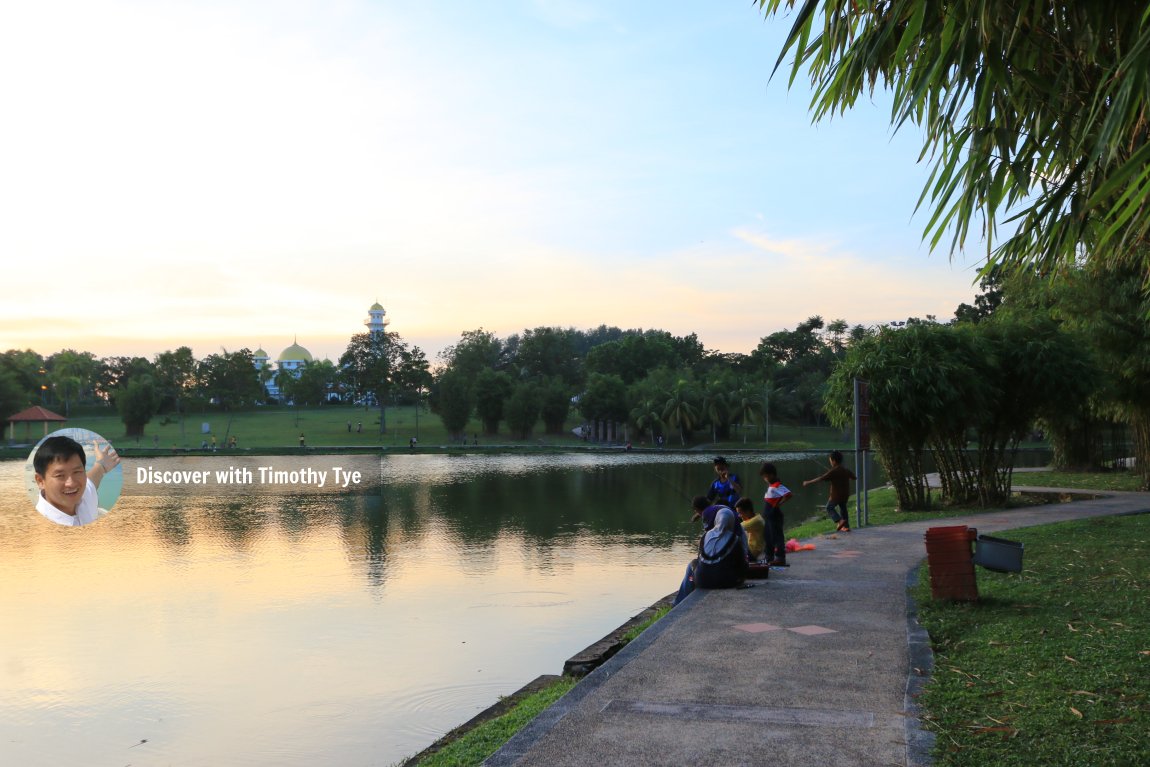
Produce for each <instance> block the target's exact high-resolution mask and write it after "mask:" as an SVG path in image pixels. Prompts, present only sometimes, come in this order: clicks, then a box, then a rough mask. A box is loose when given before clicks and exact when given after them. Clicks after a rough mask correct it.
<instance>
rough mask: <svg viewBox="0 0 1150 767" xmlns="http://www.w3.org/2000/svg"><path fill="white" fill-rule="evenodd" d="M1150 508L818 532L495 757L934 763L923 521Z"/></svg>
mask: <svg viewBox="0 0 1150 767" xmlns="http://www.w3.org/2000/svg"><path fill="white" fill-rule="evenodd" d="M1050 490H1051V491H1052V492H1066V493H1073V492H1076V491H1073V490H1065V491H1059V490H1058V489H1057V488H1051V489H1050ZM1077 492H1081V491H1077ZM1147 511H1150V493H1111V494H1109V496H1108V497H1106V498H1103V499H1101V500H1093V501H1078V502H1074V503H1062V504H1052V505H1046V506H1035V507H1029V508H1025V509H1018V510H1010V511H1002V512H996V513H990V514H982V515H972V516H969V517H961V518H953V519H945V520H939V519H932V520H923V521H920V522H906V523H902V524H898V525H891V526H885V527H870V528H863V529H856V530H855V531H854V532H851V533H846V534H838V535H837V536H836V537H820V538H815V539H813V542H814V543H815V544H816V545H817V547H818V548H817V550H815V551H804V552H797V553H795V554H792V555H790V556H789V557H788V561H789V562H790V563H791V567H790V568H788V569H786V570H774V571H772V573H771V577H770V579H769V580H766V581H757V582H755V583H756V585H755V586H754V587H753V588H749V589H742V590H727V591H696V592H695V593H693V594H692V595H691V596H690V597H689V598H688V599H687V600H686V601H684V602H683V603H682V604H681V605H679V606H678V607H676V608H675V609H674V610H672V611H671V613H670V614H668V615H667V616H666V617H665V618H663V619H662V620H661V621H659V622H658V623H657V624H655V626H653V627H652V628H651V629H649V630H648V631H646V632H644V633H643V634H642V635H641V636H640V637H639V639H637V640H636V641H634V642H632V643H631V644H629V645H628V646H627V647H625V648H624V649H623V650H622V651H621V652H620V653H619V654H618V655H616V656H615V657H613V658H612V659H611V660H609V661H608V662H607V663H606V664H605V665H603V666H601V667H600V668H598V669H596V670H595V671H594V672H592V673H591V674H590V675H589V676H588V677H587V678H586V679H584V680H583V681H582V682H580V683H579V684H578V685H577V686H576V687H575V688H574V689H573V690H572V691H571V692H569V693H568V694H567V695H566V696H565V697H563V698H562V699H561V700H559V701H557V702H556V703H555V704H554V705H553V706H551V708H549V709H547V710H546V711H544V712H543V713H542V714H541V715H540V716H539V717H538V718H537V719H536V720H535V722H533V723H532V724H531V725H529V726H528V727H527V728H525V729H523V730H522V731H520V732H519V734H518V735H516V736H515V737H514V738H512V739H511V740H510V741H508V742H507V744H506V745H505V746H504V747H503V748H502V749H500V750H499V751H498V752H496V753H495V754H494V755H492V756H491V757H490V758H489V759H488V760H487V761H486V762H485V764H487V765H491V766H492V767H495V766H497V765H524V766H525V765H540V767H557V766H558V765H580V766H584V765H594V766H595V767H609V766H611V765H620V767H623V766H626V767H635V766H636V765H673V766H674V767H682V765H723V766H726V765H763V764H778V765H825V766H826V767H840V766H841V765H889V766H891V767H893V766H894V765H898V766H899V767H903V766H905V765H924V764H928V763H929V751H930V746H931V743H932V736H931V735H930V734H929V733H927V732H925V731H923V730H921V729H920V728H919V727H918V720H917V714H916V709H915V704H914V696H915V695H916V694H917V692H918V691H919V690H920V689H921V687H922V685H923V684H924V683H925V679H926V676H927V674H928V673H929V671H930V665H931V653H930V650H929V644H928V638H927V636H926V633H925V631H923V630H922V629H921V628H919V627H918V625H917V623H916V621H915V619H914V605H913V604H911V603H910V601H909V599H908V597H907V591H906V589H907V583H908V579H909V578H910V577H911V575H912V573H913V571H914V568H915V566H916V565H918V564H919V563H920V562H921V561H923V560H924V558H925V556H926V548H925V545H924V542H923V534H924V532H925V531H926V529H927V528H928V527H935V526H941V525H957V524H969V525H971V526H972V527H977V528H978V530H979V532H980V533H995V532H998V531H1003V530H1010V529H1013V528H1019V527H1029V526H1032V525H1041V524H1048V523H1051V522H1061V521H1065V520H1072V519H1085V518H1089V517H1097V516H1107V515H1115V514H1127V513H1139V512H1147ZM1007 537H1009V536H1007ZM683 564H684V566H685V565H686V562H684V563H683ZM1024 564H1025V560H1024ZM980 572H982V571H980ZM675 585H676V584H668V589H669V590H670V589H673V588H674V587H675Z"/></svg>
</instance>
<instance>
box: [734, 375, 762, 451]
mask: <svg viewBox="0 0 1150 767" xmlns="http://www.w3.org/2000/svg"><path fill="white" fill-rule="evenodd" d="M765 397H766V392H765V391H764V390H763V388H762V387H759V386H754V385H752V384H749V383H745V384H743V385H742V386H740V387H739V388H738V389H736V390H735V393H734V395H733V396H732V398H731V418H732V419H734V420H735V421H736V422H737V423H738V424H739V426H740V431H742V432H743V444H746V442H747V431H746V429H745V428H744V427H746V426H747V424H751V423H755V422H760V423H761V422H762V420H763V404H764V402H763V401H764V399H765Z"/></svg>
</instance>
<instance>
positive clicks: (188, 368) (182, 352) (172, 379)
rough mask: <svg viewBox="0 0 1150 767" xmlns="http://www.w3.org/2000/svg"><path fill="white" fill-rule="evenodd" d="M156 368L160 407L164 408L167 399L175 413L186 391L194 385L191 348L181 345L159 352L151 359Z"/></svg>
mask: <svg viewBox="0 0 1150 767" xmlns="http://www.w3.org/2000/svg"><path fill="white" fill-rule="evenodd" d="M152 364H153V366H154V367H155V370H156V375H155V379H156V385H157V386H158V387H159V389H160V396H161V403H160V409H161V410H163V409H164V405H165V404H166V402H167V401H171V403H172V408H173V409H174V410H175V411H176V413H179V412H180V403H181V402H182V401H183V398H184V396H185V395H186V394H187V392H188V391H189V390H190V389H191V388H192V386H194V385H195V380H196V359H195V357H193V356H192V350H191V349H190V348H189V347H187V346H181V347H180V348H178V349H176V350H175V351H165V352H160V353H159V354H157V355H156V357H155V359H154V360H153V361H152Z"/></svg>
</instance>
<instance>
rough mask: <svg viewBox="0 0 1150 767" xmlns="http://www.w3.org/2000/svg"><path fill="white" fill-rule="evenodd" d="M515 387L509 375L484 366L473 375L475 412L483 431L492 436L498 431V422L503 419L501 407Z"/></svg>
mask: <svg viewBox="0 0 1150 767" xmlns="http://www.w3.org/2000/svg"><path fill="white" fill-rule="evenodd" d="M514 388H515V384H514V382H513V381H512V380H511V376H509V375H508V374H507V373H504V372H496V371H494V370H492V369H490V368H485V369H483V370H481V371H480V372H479V375H478V376H476V377H475V382H474V384H473V391H474V395H475V414H476V415H477V416H478V417H479V420H480V421H482V422H483V433H484V434H486V435H488V436H492V435H494V434H498V433H499V422H500V421H502V420H503V408H504V404H505V403H506V401H507V398H508V397H510V396H511V392H512V390H513V389H514Z"/></svg>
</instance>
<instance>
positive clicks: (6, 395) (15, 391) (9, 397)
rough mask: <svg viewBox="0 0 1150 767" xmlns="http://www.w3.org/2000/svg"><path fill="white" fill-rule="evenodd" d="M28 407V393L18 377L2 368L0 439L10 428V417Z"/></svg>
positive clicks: (0, 378)
mask: <svg viewBox="0 0 1150 767" xmlns="http://www.w3.org/2000/svg"><path fill="white" fill-rule="evenodd" d="M27 405H28V393H27V392H26V391H24V388H23V387H22V386H21V385H20V381H19V380H18V379H17V377H16V375H15V374H14V373H12V372H10V371H8V370H5V369H4V367H3V366H0V414H2V415H0V419H3V420H0V439H2V438H3V437H4V429H6V428H7V427H8V416H10V415H14V414H16V413H18V412H19V411H21V410H23V409H24V408H25V407H26V406H27Z"/></svg>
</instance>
